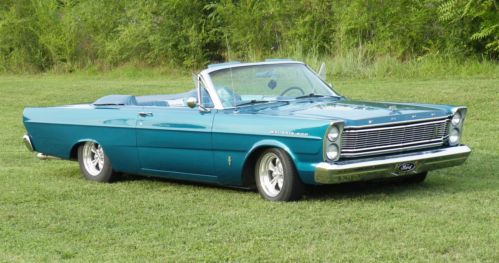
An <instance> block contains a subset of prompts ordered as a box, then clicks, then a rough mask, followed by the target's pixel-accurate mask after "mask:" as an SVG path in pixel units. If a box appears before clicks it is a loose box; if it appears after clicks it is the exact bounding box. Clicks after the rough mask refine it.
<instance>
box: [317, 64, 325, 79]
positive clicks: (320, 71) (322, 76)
mask: <svg viewBox="0 0 499 263" xmlns="http://www.w3.org/2000/svg"><path fill="white" fill-rule="evenodd" d="M318 75H319V78H321V79H322V80H324V81H326V63H324V62H322V64H321V67H320V68H319V73H318Z"/></svg>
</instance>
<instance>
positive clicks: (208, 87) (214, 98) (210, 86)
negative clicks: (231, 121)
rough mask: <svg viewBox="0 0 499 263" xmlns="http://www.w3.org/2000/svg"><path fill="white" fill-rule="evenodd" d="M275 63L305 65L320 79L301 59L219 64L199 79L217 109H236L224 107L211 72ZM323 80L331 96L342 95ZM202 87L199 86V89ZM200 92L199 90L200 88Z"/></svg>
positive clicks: (203, 73) (202, 72)
mask: <svg viewBox="0 0 499 263" xmlns="http://www.w3.org/2000/svg"><path fill="white" fill-rule="evenodd" d="M275 64H301V65H305V67H307V68H308V69H309V70H310V71H311V72H312V73H313V74H315V75H316V76H317V77H318V78H319V79H320V77H319V76H318V75H317V72H315V71H314V70H312V69H311V68H310V67H309V66H308V65H307V64H305V63H303V62H299V61H266V62H255V63H241V64H229V65H223V66H218V67H213V68H207V69H205V70H203V71H201V72H200V73H199V74H198V79H200V81H202V82H203V83H204V84H205V88H206V90H207V91H208V94H209V95H210V97H211V100H212V101H213V105H214V107H213V108H214V109H217V110H224V109H234V108H237V106H234V107H224V106H223V105H222V101H221V100H220V97H219V96H218V94H217V90H216V89H215V85H214V84H213V82H212V81H211V77H210V73H212V72H216V71H219V70H224V69H229V68H239V67H250V66H259V65H275ZM321 81H322V82H323V83H324V84H325V85H326V86H327V87H328V88H329V89H328V90H329V91H330V92H331V96H341V95H339V94H337V93H336V92H335V91H334V90H333V88H332V87H331V86H329V85H328V84H327V83H326V82H325V81H323V80H322V79H321ZM199 88H200V87H199V86H198V89H199ZM198 92H199V90H198Z"/></svg>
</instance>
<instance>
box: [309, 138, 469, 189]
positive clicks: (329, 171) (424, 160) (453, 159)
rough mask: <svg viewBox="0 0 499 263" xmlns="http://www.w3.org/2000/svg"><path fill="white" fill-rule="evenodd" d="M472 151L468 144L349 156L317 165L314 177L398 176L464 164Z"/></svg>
mask: <svg viewBox="0 0 499 263" xmlns="http://www.w3.org/2000/svg"><path fill="white" fill-rule="evenodd" d="M470 153H471V149H470V148H469V147H468V146H466V145H461V146H455V147H448V148H441V149H435V150H427V151H420V152H414V153H406V154H397V155H389V156H380V157H373V158H363V159H357V160H347V161H340V162H335V163H326V162H322V163H319V164H317V165H316V167H315V173H314V179H315V182H316V183H319V184H336V183H343V182H354V181H364V180H371V179H378V178H384V177H396V176H404V175H411V174H417V173H422V172H426V171H430V170H435V169H440V168H445V167H451V166H457V165H460V164H462V163H463V162H464V161H466V159H467V158H468V156H469V155H470Z"/></svg>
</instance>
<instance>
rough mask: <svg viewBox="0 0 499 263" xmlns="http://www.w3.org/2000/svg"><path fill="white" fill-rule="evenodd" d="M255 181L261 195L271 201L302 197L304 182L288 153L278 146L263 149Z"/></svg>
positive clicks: (258, 161)
mask: <svg viewBox="0 0 499 263" xmlns="http://www.w3.org/2000/svg"><path fill="white" fill-rule="evenodd" d="M255 182H256V186H257V188H258V191H259V192H260V195H261V196H262V197H263V198H265V199H267V200H270V201H292V200H298V199H300V198H301V195H302V191H303V183H302V182H301V181H300V179H299V178H298V173H297V172H296V169H295V167H294V165H293V163H292V161H291V158H289V156H288V154H287V153H286V152H285V151H283V150H281V149H278V148H271V149H267V150H265V151H263V153H262V154H261V155H260V157H259V158H258V160H257V162H256V166H255Z"/></svg>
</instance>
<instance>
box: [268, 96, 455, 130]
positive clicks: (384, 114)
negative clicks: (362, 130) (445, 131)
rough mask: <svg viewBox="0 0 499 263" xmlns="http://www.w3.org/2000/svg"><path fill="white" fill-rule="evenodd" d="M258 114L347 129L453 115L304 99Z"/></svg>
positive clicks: (419, 107) (417, 107)
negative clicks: (337, 124) (321, 121)
mask: <svg viewBox="0 0 499 263" xmlns="http://www.w3.org/2000/svg"><path fill="white" fill-rule="evenodd" d="M258 113H260V114H270V115H279V116H293V117H297V118H312V119H324V120H343V121H345V125H347V126H363V125H376V124H386V123H390V122H400V121H413V120H414V121H417V120H421V119H430V118H438V117H446V116H448V115H449V114H450V107H449V106H443V105H427V104H408V103H393V102H368V101H356V100H338V101H331V100H327V101H326V100H308V101H307V100H304V101H298V102H290V103H289V104H286V105H279V106H276V107H266V108H262V109H261V110H258Z"/></svg>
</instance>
